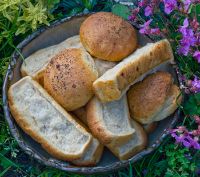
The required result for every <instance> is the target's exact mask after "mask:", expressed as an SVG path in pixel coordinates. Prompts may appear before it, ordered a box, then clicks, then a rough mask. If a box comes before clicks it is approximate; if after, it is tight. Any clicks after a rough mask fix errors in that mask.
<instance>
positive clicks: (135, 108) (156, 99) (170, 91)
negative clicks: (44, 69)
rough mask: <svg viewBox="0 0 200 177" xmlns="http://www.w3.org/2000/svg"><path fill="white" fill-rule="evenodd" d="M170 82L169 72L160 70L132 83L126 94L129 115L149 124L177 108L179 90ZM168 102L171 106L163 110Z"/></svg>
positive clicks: (171, 80)
mask: <svg viewBox="0 0 200 177" xmlns="http://www.w3.org/2000/svg"><path fill="white" fill-rule="evenodd" d="M172 82H173V79H172V76H171V75H170V74H169V73H167V72H161V71H160V72H156V73H154V74H151V75H149V76H147V77H146V78H145V79H144V80H143V81H141V82H138V83H136V84H135V85H133V86H132V87H131V88H130V89H129V91H128V94H127V96H128V103H129V110H130V114H131V117H132V118H134V119H135V120H137V121H138V122H140V123H142V124H150V123H152V122H154V121H159V120H162V119H164V118H166V117H167V116H169V115H170V114H171V113H173V112H172V111H171V110H173V111H175V110H176V108H177V104H175V102H176V101H175V100H176V97H177V96H178V94H179V93H180V91H179V89H178V88H177V86H174V85H173V86H172ZM174 87H175V88H174ZM168 99H170V100H169V101H168ZM168 104H170V106H172V107H173V108H169V109H170V110H165V109H166V108H168V106H169V105H168ZM163 109H164V110H165V112H166V113H165V114H164V113H163ZM158 115H159V116H158ZM164 115H165V116H164Z"/></svg>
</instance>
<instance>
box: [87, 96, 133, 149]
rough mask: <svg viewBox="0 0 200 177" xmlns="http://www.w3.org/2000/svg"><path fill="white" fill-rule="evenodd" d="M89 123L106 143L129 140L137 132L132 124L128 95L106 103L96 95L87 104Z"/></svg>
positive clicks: (113, 143)
mask: <svg viewBox="0 0 200 177" xmlns="http://www.w3.org/2000/svg"><path fill="white" fill-rule="evenodd" d="M87 123H88V127H89V129H90V130H91V132H92V133H93V135H94V136H95V137H97V138H98V139H99V140H100V141H101V142H102V143H103V144H104V145H107V144H111V145H113V146H114V145H115V144H120V143H124V142H127V141H128V140H129V139H130V138H131V136H132V135H133V134H134V132H135V130H134V129H133V128H132V127H131V124H130V115H129V110H128V105H127V99H126V95H125V96H123V97H122V98H121V99H120V100H118V101H114V102H110V103H106V104H102V103H101V102H100V101H99V100H98V99H97V98H96V97H94V98H93V99H92V100H90V102H89V103H88V105H87Z"/></svg>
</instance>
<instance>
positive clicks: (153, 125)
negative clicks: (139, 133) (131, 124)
mask: <svg viewBox="0 0 200 177" xmlns="http://www.w3.org/2000/svg"><path fill="white" fill-rule="evenodd" d="M157 126H158V122H152V123H150V124H146V125H143V128H144V130H145V132H146V133H147V134H150V133H152V132H154V130H155V129H156V127H157Z"/></svg>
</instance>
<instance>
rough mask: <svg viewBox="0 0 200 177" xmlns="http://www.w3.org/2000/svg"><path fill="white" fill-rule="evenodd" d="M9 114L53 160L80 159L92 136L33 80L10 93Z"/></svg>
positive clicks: (12, 89)
mask: <svg viewBox="0 0 200 177" xmlns="http://www.w3.org/2000/svg"><path fill="white" fill-rule="evenodd" d="M8 101H9V107H10V111H11V113H12V115H13V117H14V118H15V120H16V122H17V123H18V124H19V126H20V127H21V128H22V129H23V130H24V131H25V132H26V133H27V134H28V135H30V136H31V137H32V138H33V139H34V140H35V141H37V142H38V143H40V144H41V146H42V147H43V148H44V149H45V150H46V151H47V152H48V153H49V154H51V155H52V156H54V157H55V158H57V159H61V160H68V161H71V160H75V159H78V158H81V157H82V155H83V154H84V153H85V152H86V151H87V149H88V148H89V146H90V144H91V143H92V142H91V141H92V136H91V135H90V134H89V133H88V132H87V131H86V129H85V128H84V127H82V126H81V125H79V124H78V123H77V121H75V120H74V119H73V117H72V116H71V115H70V114H69V113H67V112H66V111H65V110H64V109H63V108H62V107H61V106H60V105H59V104H58V103H57V102H55V101H54V99H53V98H52V97H51V96H50V95H49V94H48V93H47V92H46V91H45V90H44V89H43V88H42V87H41V86H40V85H39V84H38V83H37V82H36V81H34V80H33V79H32V78H31V77H30V76H26V77H24V78H22V79H21V80H19V81H18V82H17V83H15V84H14V85H12V86H11V87H10V88H9V91H8Z"/></svg>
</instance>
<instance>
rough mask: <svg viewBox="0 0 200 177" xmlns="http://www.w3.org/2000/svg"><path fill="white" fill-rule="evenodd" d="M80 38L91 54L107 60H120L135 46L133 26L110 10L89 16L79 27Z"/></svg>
mask: <svg viewBox="0 0 200 177" xmlns="http://www.w3.org/2000/svg"><path fill="white" fill-rule="evenodd" d="M80 39H81V42H82V44H83V46H84V47H85V48H86V50H87V51H88V52H89V53H90V54H91V55H92V56H94V57H97V58H100V59H103V60H108V61H120V60H122V59H123V58H125V57H126V56H128V55H129V54H131V53H132V52H133V51H134V50H136V48H137V36H136V32H135V29H134V28H133V26H132V25H131V24H129V23H128V22H127V21H125V20H123V19H122V18H121V17H119V16H116V15H114V14H112V13H110V12H98V13H95V14H93V15H91V16H89V17H88V18H87V19H86V20H85V21H84V22H83V23H82V25H81V27H80Z"/></svg>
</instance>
